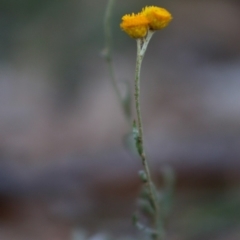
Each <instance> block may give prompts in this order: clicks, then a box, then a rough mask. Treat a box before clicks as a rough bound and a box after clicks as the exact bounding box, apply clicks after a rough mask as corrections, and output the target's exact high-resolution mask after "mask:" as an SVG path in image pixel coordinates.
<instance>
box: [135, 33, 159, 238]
mask: <svg viewBox="0 0 240 240" xmlns="http://www.w3.org/2000/svg"><path fill="white" fill-rule="evenodd" d="M152 35H153V32H151V31H149V32H148V35H147V37H146V38H144V39H137V60H136V71H135V94H134V96H135V106H136V114H137V127H138V132H139V136H138V143H139V145H140V149H142V150H141V152H140V153H139V155H140V157H141V160H142V164H143V167H144V170H145V173H146V178H147V182H146V185H147V187H148V191H149V196H150V199H151V202H152V204H153V208H154V212H155V219H154V222H155V227H156V229H157V232H158V234H157V237H156V239H162V236H161V235H162V224H161V223H160V217H159V206H158V199H157V195H156V192H155V188H154V184H153V181H152V177H151V173H150V170H149V164H148V161H147V158H146V154H145V150H144V142H143V141H144V139H143V126H142V117H141V107H140V72H141V66H142V61H143V57H144V54H145V52H146V49H147V46H148V43H149V41H150V39H151V37H152ZM160 229H161V231H160Z"/></svg>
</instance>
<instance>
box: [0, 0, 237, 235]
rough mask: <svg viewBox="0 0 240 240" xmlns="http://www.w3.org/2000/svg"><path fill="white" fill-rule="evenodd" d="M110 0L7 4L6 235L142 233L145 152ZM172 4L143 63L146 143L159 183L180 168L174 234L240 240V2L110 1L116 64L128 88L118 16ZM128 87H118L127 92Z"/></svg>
mask: <svg viewBox="0 0 240 240" xmlns="http://www.w3.org/2000/svg"><path fill="white" fill-rule="evenodd" d="M106 4H107V1H106V0H104V1H103V0H99V1H92V0H89V1H83V0H68V1H66V0H58V1H56V0H52V1H47V0H1V1H0V239H3V240H12V239H15V240H16V239H19V240H28V239H34V240H43V239H44V240H54V239H57V240H68V239H69V240H70V239H74V240H77V239H80V238H81V239H83V237H84V236H86V237H90V238H92V239H104V236H105V235H104V234H110V235H111V236H113V237H114V238H120V237H122V238H126V236H128V237H129V236H131V237H134V236H135V237H136V236H139V235H138V233H137V231H136V230H135V229H134V227H132V225H131V220H130V219H131V215H132V212H134V210H135V209H136V198H137V196H138V193H139V190H140V185H141V184H140V180H139V179H138V176H137V172H138V170H139V169H141V163H140V161H139V159H138V158H137V157H136V156H135V157H134V156H133V155H132V154H130V153H129V152H128V151H127V150H126V147H125V143H124V141H123V139H124V137H125V136H126V134H127V133H129V131H130V126H129V124H128V123H127V122H126V120H125V118H124V116H123V115H122V112H121V108H120V106H119V103H118V101H117V98H116V96H115V94H114V91H113V89H112V85H111V82H110V79H109V78H110V77H109V74H108V69H107V65H106V62H105V60H104V58H103V57H102V50H103V48H104V45H105V43H104V31H103V18H104V13H105V8H106ZM145 5H157V6H163V7H165V8H167V9H168V10H169V11H170V12H171V13H172V15H173V17H174V20H173V21H172V23H171V24H170V25H169V27H167V28H166V29H164V30H163V31H161V32H158V33H156V34H155V36H154V37H153V39H152V40H151V43H150V45H149V48H148V51H147V53H146V56H145V59H144V62H143V68H142V96H141V97H142V99H141V101H142V111H143V122H144V131H145V138H146V140H145V142H146V148H147V153H148V156H149V160H150V165H151V168H152V171H153V175H154V179H155V181H156V183H157V184H158V185H159V186H160V187H161V186H163V179H162V170H163V169H164V168H165V166H166V165H169V166H171V167H172V169H173V170H174V171H175V174H176V180H177V181H176V189H175V196H174V201H173V208H172V213H171V215H170V218H169V221H168V224H167V228H166V229H167V238H168V239H175V240H178V239H188V240H191V239H195V240H196V239H199V240H200V239H204V240H207V239H211V240H214V239H218V240H222V239H228V240H235V239H239V238H240V192H239V187H240V161H239V157H240V94H239V92H240V4H239V1H236V0H208V1H206V0H201V1H197V0H155V1H154V0H152V1H150V2H149V1H145V0H131V1H116V4H115V7H114V12H113V16H112V22H111V26H112V34H113V41H112V45H113V61H114V70H115V74H116V78H117V80H118V82H119V86H120V87H121V88H122V87H124V82H126V81H127V82H128V83H129V84H130V85H131V86H132V85H133V77H134V68H135V55H136V43H135V41H134V40H133V39H131V38H129V37H128V36H127V35H126V34H125V33H123V32H122V31H121V29H120V28H119V23H120V21H121V17H122V15H124V14H126V13H131V12H138V11H140V10H141V8H142V7H143V6H145ZM123 90H124V89H123Z"/></svg>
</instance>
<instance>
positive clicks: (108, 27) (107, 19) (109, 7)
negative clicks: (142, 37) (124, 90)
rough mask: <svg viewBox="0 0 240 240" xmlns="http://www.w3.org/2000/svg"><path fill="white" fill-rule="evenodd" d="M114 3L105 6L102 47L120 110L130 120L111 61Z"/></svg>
mask: <svg viewBox="0 0 240 240" xmlns="http://www.w3.org/2000/svg"><path fill="white" fill-rule="evenodd" d="M114 4H115V0H109V1H108V4H107V7H106V12H105V17H104V32H105V49H104V56H105V59H106V62H107V66H108V72H109V75H110V80H111V82H112V86H113V89H114V91H115V93H116V96H117V98H118V102H119V104H120V105H121V108H122V111H123V113H124V115H125V117H126V119H127V120H128V121H130V116H128V115H127V114H126V110H125V106H124V102H123V97H122V94H121V92H120V89H119V87H118V84H117V81H116V78H115V74H114V69H113V61H112V47H111V45H112V34H111V18H112V9H113V6H114Z"/></svg>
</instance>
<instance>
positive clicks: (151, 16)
mask: <svg viewBox="0 0 240 240" xmlns="http://www.w3.org/2000/svg"><path fill="white" fill-rule="evenodd" d="M171 20H172V15H171V14H170V13H169V12H168V11H167V10H166V9H164V8H160V7H156V6H149V7H148V6H147V7H145V8H143V9H142V11H141V12H139V13H137V14H135V13H132V14H127V15H124V16H123V17H122V22H121V24H120V27H121V28H122V30H123V31H125V32H126V33H127V34H128V35H129V36H130V37H132V38H134V39H136V41H137V59H136V70H135V94H134V100H135V108H136V120H134V123H133V134H134V138H135V144H136V148H137V151H138V154H139V156H140V158H141V160H142V165H143V168H144V170H142V171H140V173H139V175H140V178H141V180H142V181H143V183H144V185H145V186H146V187H145V196H143V198H144V200H145V203H144V204H143V205H144V207H145V210H146V209H148V212H149V214H150V215H152V217H153V228H152V229H147V228H146V227H145V226H142V225H141V224H139V222H138V220H137V218H136V216H135V217H134V221H135V224H136V225H137V226H138V227H140V228H142V229H145V230H147V232H148V233H149V234H150V236H151V237H152V238H153V239H163V235H164V231H163V219H162V218H163V216H161V215H162V214H163V213H162V212H161V211H160V199H159V193H158V192H157V190H156V188H155V185H154V184H153V181H152V178H151V174H150V170H149V166H148V161H147V158H146V154H145V150H144V143H143V140H144V138H143V127H142V117H141V108H140V72H141V65H142V60H143V57H144V54H145V52H146V50H147V46H148V43H149V41H150V39H151V37H152V36H153V34H154V33H155V32H156V31H158V30H161V29H163V28H165V27H166V26H167V25H168V24H169V23H170V21H171ZM146 200H147V201H146Z"/></svg>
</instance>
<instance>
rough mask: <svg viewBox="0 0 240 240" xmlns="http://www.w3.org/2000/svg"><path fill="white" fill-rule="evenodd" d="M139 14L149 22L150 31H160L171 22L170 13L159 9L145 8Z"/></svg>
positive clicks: (153, 7)
mask: <svg viewBox="0 0 240 240" xmlns="http://www.w3.org/2000/svg"><path fill="white" fill-rule="evenodd" d="M141 13H142V14H143V15H144V16H145V17H146V18H147V19H148V20H149V28H150V29H151V30H160V29H162V28H164V27H166V26H167V25H168V24H169V22H170V21H171V20H172V15H171V13H169V12H168V11H167V10H166V9H164V8H160V7H155V6H149V7H145V8H143V10H142V12H141Z"/></svg>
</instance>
